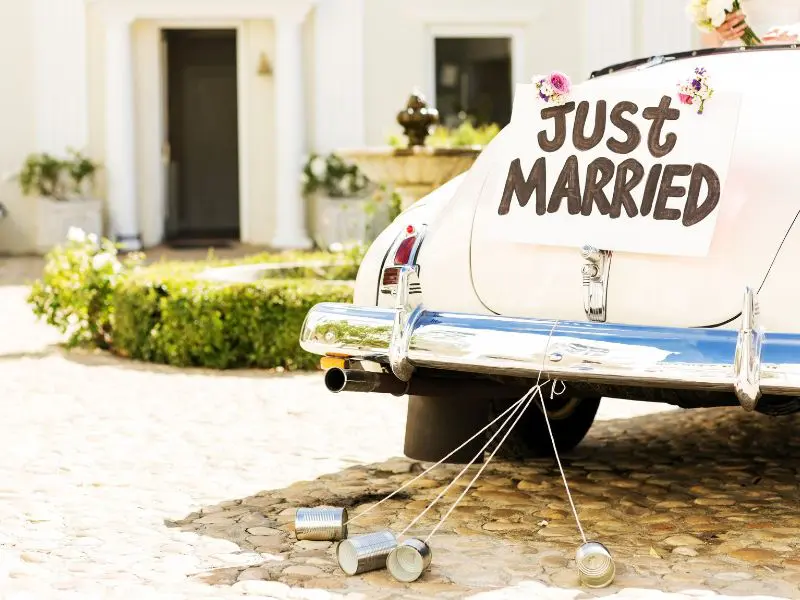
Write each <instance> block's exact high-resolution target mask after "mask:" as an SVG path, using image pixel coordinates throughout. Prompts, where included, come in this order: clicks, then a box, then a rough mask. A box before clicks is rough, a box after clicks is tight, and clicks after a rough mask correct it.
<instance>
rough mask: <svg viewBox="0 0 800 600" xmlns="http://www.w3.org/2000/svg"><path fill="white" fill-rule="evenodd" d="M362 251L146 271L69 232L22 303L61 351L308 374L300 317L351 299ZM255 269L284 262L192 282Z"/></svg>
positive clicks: (137, 261) (310, 362) (134, 260)
mask: <svg viewBox="0 0 800 600" xmlns="http://www.w3.org/2000/svg"><path fill="white" fill-rule="evenodd" d="M362 253H363V249H362V248H353V249H350V250H348V251H346V252H340V253H330V252H313V253H312V252H308V253H280V254H259V255H256V256H251V257H247V258H244V259H239V260H235V261H222V260H215V259H213V258H209V259H208V260H205V261H196V262H176V261H173V262H159V263H156V264H152V265H149V266H143V264H144V257H143V256H141V255H127V256H126V257H124V258H120V257H119V256H118V255H117V250H116V248H115V246H114V245H113V244H112V243H111V242H110V241H108V240H105V239H98V238H97V237H95V236H91V235H89V236H87V235H86V234H85V233H84V232H82V231H80V230H71V231H70V236H69V239H68V240H67V241H66V242H65V243H64V244H62V245H60V246H58V247H56V248H54V249H53V250H51V251H50V252H49V253H48V254H47V258H46V262H45V268H44V271H43V273H42V277H41V279H39V280H38V281H36V282H33V285H32V286H31V292H30V294H29V296H28V302H29V304H30V305H31V308H32V310H33V312H34V314H35V315H36V316H37V317H39V318H40V319H42V320H45V321H46V322H47V323H48V324H49V325H52V326H53V327H55V328H57V329H58V330H59V331H60V332H62V333H63V334H65V335H66V336H67V337H66V340H65V342H66V345H67V346H68V347H74V346H85V347H94V348H102V349H104V350H109V351H111V352H114V353H116V354H120V355H122V356H127V357H130V358H135V359H139V360H145V361H150V362H157V363H164V364H169V365H174V366H180V367H191V366H197V367H211V368H217V369H233V368H278V367H282V368H284V369H311V368H316V367H317V366H318V357H316V356H314V355H311V354H308V353H306V352H304V351H303V350H302V349H301V348H300V344H299V340H298V338H299V335H300V329H301V327H302V324H303V319H304V318H305V316H306V314H307V313H308V311H309V310H310V309H311V307H313V306H314V305H315V304H317V303H319V302H351V301H352V297H353V279H354V278H355V274H356V272H357V268H358V267H357V265H358V264H359V263H360V259H361V256H363V254H362ZM254 263H273V264H274V263H281V264H280V265H277V264H276V265H275V266H276V267H279V268H277V269H273V270H266V271H264V273H265V275H264V276H265V279H262V280H259V281H255V282H250V283H225V282H216V281H207V280H204V279H200V278H199V277H198V276H199V275H200V273H201V272H202V271H205V270H206V269H209V268H219V267H225V266H238V265H244V264H254ZM291 265H295V266H291ZM320 265H322V266H320ZM267 277H268V278H267Z"/></svg>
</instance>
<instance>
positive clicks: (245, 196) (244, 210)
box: [155, 19, 250, 241]
mask: <svg viewBox="0 0 800 600" xmlns="http://www.w3.org/2000/svg"><path fill="white" fill-rule="evenodd" d="M155 26H156V28H157V30H158V36H157V41H158V62H159V64H158V88H159V90H158V97H159V114H158V139H159V140H161V147H160V148H159V149H158V157H159V165H160V169H159V191H160V193H159V195H158V203H159V205H160V206H159V207H158V214H160V215H161V217H162V218H161V231H160V235H159V237H160V238H161V239H162V240H163V239H166V223H167V217H168V214H169V213H168V211H169V193H170V190H169V185H168V184H169V165H168V162H167V160H166V159H167V157H166V155H165V149H166V148H167V144H168V143H169V135H168V133H169V85H168V76H169V75H168V72H167V52H166V51H167V43H166V41H164V30H166V29H229V30H232V31H235V34H236V94H237V112H238V115H237V129H238V131H237V138H238V147H239V240H237V241H241V240H244V239H248V238H249V231H248V229H247V224H248V218H247V217H248V214H249V212H248V211H249V208H250V207H249V199H250V194H249V190H248V186H247V183H248V181H249V177H248V172H247V165H248V164H249V152H248V150H249V148H248V146H249V144H248V143H247V138H246V135H247V131H248V116H249V112H248V98H247V93H246V92H247V90H246V85H245V82H246V81H247V75H248V66H249V65H248V61H247V54H246V39H245V31H246V30H245V26H244V21H241V20H236V21H230V20H205V19H204V20H156V21H155Z"/></svg>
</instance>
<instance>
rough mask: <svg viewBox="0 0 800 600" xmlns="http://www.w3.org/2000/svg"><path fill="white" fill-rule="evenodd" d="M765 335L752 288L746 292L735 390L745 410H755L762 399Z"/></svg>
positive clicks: (734, 369)
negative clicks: (762, 363)
mask: <svg viewBox="0 0 800 600" xmlns="http://www.w3.org/2000/svg"><path fill="white" fill-rule="evenodd" d="M763 341H764V332H763V331H762V330H761V329H759V327H758V298H757V297H756V293H755V291H753V289H752V288H750V287H747V288H745V291H744V304H743V306H742V325H741V328H740V329H739V333H738V335H737V338H736V355H735V356H734V362H733V372H734V376H735V380H734V390H735V391H736V397H737V398H738V399H739V403H740V404H741V405H742V408H744V409H745V410H748V411H750V410H755V408H756V404H758V399H759V398H760V397H761V386H760V383H761V381H760V380H761V349H762V345H763Z"/></svg>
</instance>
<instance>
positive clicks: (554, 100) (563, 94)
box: [533, 71, 572, 105]
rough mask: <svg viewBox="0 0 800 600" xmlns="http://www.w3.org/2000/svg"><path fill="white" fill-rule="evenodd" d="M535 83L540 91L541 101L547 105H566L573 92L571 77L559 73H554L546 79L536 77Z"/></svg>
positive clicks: (545, 77)
mask: <svg viewBox="0 0 800 600" xmlns="http://www.w3.org/2000/svg"><path fill="white" fill-rule="evenodd" d="M533 82H534V84H535V85H536V89H537V90H538V91H539V99H540V100H542V101H544V102H546V103H547V104H555V105H559V104H564V103H565V102H566V101H567V100H568V99H569V95H570V92H571V91H572V82H571V81H570V79H569V77H568V76H567V75H565V74H564V73H561V72H559V71H553V72H552V73H550V75H547V76H544V77H534V78H533Z"/></svg>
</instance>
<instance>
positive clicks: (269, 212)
mask: <svg viewBox="0 0 800 600" xmlns="http://www.w3.org/2000/svg"><path fill="white" fill-rule="evenodd" d="M683 5H684V0H680V1H678V0H602V1H600V0H593V1H592V0H492V1H491V2H487V1H486V0H0V75H2V77H3V80H4V81H5V86H4V92H3V94H2V96H0V132H1V134H0V172H2V173H8V172H13V171H16V170H18V169H19V167H20V165H21V163H22V161H23V159H24V158H25V156H26V155H27V154H28V153H30V152H41V151H47V152H52V153H59V154H60V153H63V152H64V150H65V148H67V147H75V148H80V149H85V150H86V152H87V153H88V154H89V155H90V156H91V157H93V158H94V159H96V160H99V161H100V162H101V163H102V165H103V170H102V174H101V177H100V178H99V186H98V193H99V195H100V196H101V197H102V198H103V200H104V206H105V234H106V235H108V236H109V237H112V238H119V239H121V240H129V241H131V242H132V243H134V244H135V243H136V242H135V240H140V241H141V243H142V244H143V245H144V246H146V247H148V246H153V245H156V244H159V243H161V242H162V241H163V240H164V239H166V238H169V237H170V236H179V235H189V236H191V235H201V234H202V235H226V236H229V237H231V238H233V239H238V240H241V241H244V242H249V243H254V244H264V245H270V246H274V247H278V248H292V247H304V246H307V245H308V243H309V239H308V235H307V232H306V224H305V223H306V217H305V208H304V202H303V199H302V197H301V190H300V183H299V182H300V169H301V164H302V161H303V159H304V156H305V155H306V154H307V152H309V151H311V150H315V151H330V150H332V149H335V148H337V147H358V146H362V145H365V144H367V145H383V144H385V143H386V139H387V136H388V135H389V134H390V133H392V132H394V131H396V127H397V126H396V125H395V115H396V113H397V111H398V110H399V109H400V108H401V107H402V106H403V104H404V102H405V100H406V98H407V97H408V94H409V92H410V91H411V90H412V89H413V88H414V87H415V86H417V87H419V88H420V89H422V90H423V91H424V92H425V93H426V94H427V96H428V99H429V100H430V101H431V103H432V104H434V105H436V106H437V107H438V108H439V109H440V110H441V111H442V112H443V113H444V116H445V117H446V116H447V115H448V114H449V112H452V111H457V110H458V102H463V101H466V102H467V103H468V104H469V103H472V104H474V106H469V107H467V108H469V109H470V110H472V109H476V110H481V109H483V108H485V109H486V111H487V115H488V116H489V117H491V118H495V120H502V118H503V116H504V115H507V114H508V113H509V110H510V102H511V89H512V84H513V83H515V82H527V81H529V80H530V77H531V75H532V74H534V73H537V72H545V71H549V70H552V69H560V70H563V71H565V72H567V73H568V74H569V75H570V76H572V77H573V78H574V80H581V79H584V78H585V77H586V76H587V75H588V74H589V73H590V72H591V71H592V70H594V69H598V68H601V67H604V66H607V65H609V64H612V63H615V62H619V61H623V60H627V59H630V58H635V57H640V56H646V55H652V54H658V53H663V52H669V51H676V50H685V49H688V48H690V47H692V46H693V45H696V44H697V38H696V35H695V34H694V32H693V31H692V28H691V25H690V24H689V23H688V21H687V20H686V17H685V15H684V9H683ZM465 69H468V70H469V71H470V72H471V73H472V74H473V79H472V85H471V88H470V89H467V88H462V87H459V86H461V85H462V84H463V82H464V80H463V79H462V78H460V77H459V73H460V72H463V71H464V70H465ZM487 91H488V92H487ZM437 96H438V98H437ZM17 188H18V186H17V184H16V183H14V182H7V181H6V182H3V183H0V202H2V203H3V204H4V205H5V206H6V207H7V208H8V215H7V216H6V217H5V218H4V219H2V220H0V252H12V253H14V252H28V251H31V250H32V249H33V247H34V238H35V227H36V225H35V223H36V210H37V203H36V202H35V201H34V200H33V199H31V198H23V197H22V196H21V194H20V192H19V191H18V189H17Z"/></svg>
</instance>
